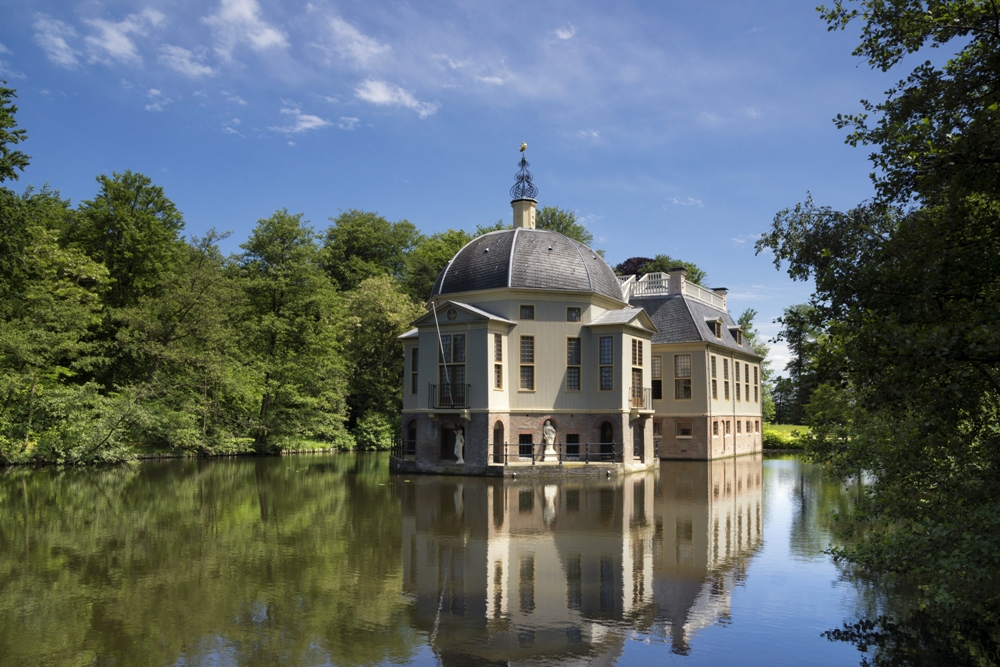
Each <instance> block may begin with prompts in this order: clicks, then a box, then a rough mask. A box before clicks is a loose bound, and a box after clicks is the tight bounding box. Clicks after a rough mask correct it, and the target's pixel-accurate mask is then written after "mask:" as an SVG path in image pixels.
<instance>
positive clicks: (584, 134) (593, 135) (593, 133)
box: [576, 130, 601, 139]
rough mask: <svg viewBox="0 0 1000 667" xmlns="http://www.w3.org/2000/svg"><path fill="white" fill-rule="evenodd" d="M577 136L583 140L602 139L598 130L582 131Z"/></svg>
mask: <svg viewBox="0 0 1000 667" xmlns="http://www.w3.org/2000/svg"><path fill="white" fill-rule="evenodd" d="M576 136H578V137H580V138H581V139H600V138H601V135H600V134H599V133H598V132H597V130H580V131H579V132H577V133H576Z"/></svg>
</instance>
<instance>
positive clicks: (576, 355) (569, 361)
mask: <svg viewBox="0 0 1000 667" xmlns="http://www.w3.org/2000/svg"><path fill="white" fill-rule="evenodd" d="M566 391H580V339H579V338H567V339H566Z"/></svg>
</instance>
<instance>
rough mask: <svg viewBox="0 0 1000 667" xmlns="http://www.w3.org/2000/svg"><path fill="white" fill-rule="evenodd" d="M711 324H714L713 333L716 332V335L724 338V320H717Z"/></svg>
mask: <svg viewBox="0 0 1000 667" xmlns="http://www.w3.org/2000/svg"><path fill="white" fill-rule="evenodd" d="M710 324H711V326H712V333H714V334H715V337H716V338H722V320H716V321H714V322H710Z"/></svg>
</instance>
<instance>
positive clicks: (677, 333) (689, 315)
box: [629, 294, 756, 356]
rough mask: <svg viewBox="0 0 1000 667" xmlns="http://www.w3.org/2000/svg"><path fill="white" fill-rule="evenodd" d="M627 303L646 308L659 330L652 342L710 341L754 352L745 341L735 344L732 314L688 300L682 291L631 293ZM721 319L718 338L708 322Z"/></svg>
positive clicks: (734, 324) (746, 351)
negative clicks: (649, 293) (654, 294)
mask: <svg viewBox="0 0 1000 667" xmlns="http://www.w3.org/2000/svg"><path fill="white" fill-rule="evenodd" d="M629 305H630V306H633V307H640V308H644V309H645V310H646V313H647V314H648V315H649V317H650V319H652V320H653V324H654V325H656V329H657V331H658V332H659V333H656V334H654V335H653V344H654V345H656V344H658V343H695V342H704V343H714V344H716V345H721V346H723V347H728V348H729V349H731V350H739V351H740V352H744V353H746V354H750V355H753V356H756V355H754V352H753V350H752V349H751V348H750V345H749V344H747V341H746V338H744V339H743V345H737V344H736V338H735V336H734V335H733V333H732V331H733V330H734V328H735V327H737V326H739V325H738V324H736V322H735V321H734V320H733V318H732V316H731V315H730V314H729V313H728V312H726V311H725V310H721V309H719V308H716V307H714V306H710V305H708V304H707V303H704V302H702V301H698V300H697V299H692V298H691V297H687V296H684V295H682V294H665V295H662V296H633V297H632V299H631V300H630V302H629ZM719 318H721V319H722V338H721V339H719V338H716V337H715V332H714V330H713V329H712V327H711V326H710V324H709V322H715V321H716V320H718V319H719Z"/></svg>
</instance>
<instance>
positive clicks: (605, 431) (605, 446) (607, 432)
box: [601, 422, 615, 459]
mask: <svg viewBox="0 0 1000 667" xmlns="http://www.w3.org/2000/svg"><path fill="white" fill-rule="evenodd" d="M614 441H615V429H614V428H613V427H612V426H611V422H601V458H602V459H605V458H607V459H610V458H611V456H612V455H613V454H614V451H615V450H614Z"/></svg>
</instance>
